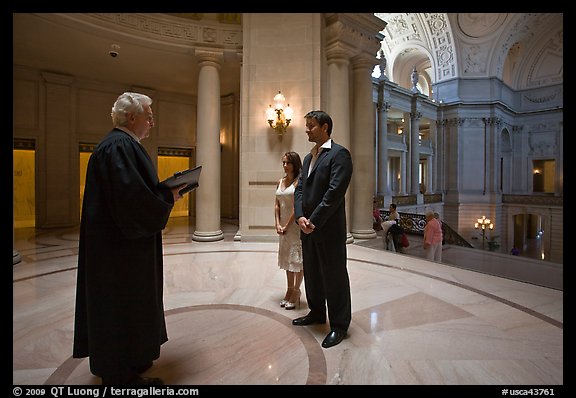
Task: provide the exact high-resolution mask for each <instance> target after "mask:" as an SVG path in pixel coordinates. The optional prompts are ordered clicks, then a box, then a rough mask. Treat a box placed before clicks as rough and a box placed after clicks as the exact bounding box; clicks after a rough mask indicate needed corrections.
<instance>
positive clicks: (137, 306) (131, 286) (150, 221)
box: [72, 92, 186, 385]
mask: <svg viewBox="0 0 576 398" xmlns="http://www.w3.org/2000/svg"><path fill="white" fill-rule="evenodd" d="M151 104H152V99H151V98H150V97H148V96H146V95H143V94H139V93H131V92H126V93H123V94H122V95H120V96H119V97H118V99H117V100H116V102H115V103H114V106H113V107H112V114H111V116H112V123H113V126H114V127H113V129H112V131H110V132H109V133H108V135H106V136H105V137H104V139H103V140H102V141H101V142H100V143H99V144H98V145H97V146H96V148H95V150H94V152H93V153H92V155H91V156H90V159H89V161H88V168H87V171H86V188H85V191H84V200H83V204H82V216H81V221H80V242H79V251H78V271H77V284H76V308H75V318H74V343H73V354H72V356H73V357H74V358H85V357H89V358H90V360H89V363H90V371H91V372H92V373H93V374H94V375H97V376H99V377H101V378H102V384H103V385H161V384H163V381H162V380H161V379H159V378H146V377H141V376H140V375H139V374H140V373H142V372H144V371H146V370H147V369H148V368H150V367H151V366H152V364H153V361H154V360H155V359H157V358H158V357H159V356H160V346H161V345H162V344H163V343H165V342H166V341H168V336H167V333H166V323H165V318H164V304H163V284H164V281H163V271H164V270H163V258H162V230H163V229H164V228H165V226H166V223H167V222H168V217H169V216H170V212H171V211H172V208H173V206H174V203H175V202H176V201H177V200H179V199H180V198H181V196H180V194H179V193H178V192H179V190H180V189H182V188H184V187H185V186H186V184H183V185H181V186H178V187H176V188H172V189H169V188H167V187H163V186H162V185H161V184H159V181H158V175H157V172H156V168H155V166H154V163H153V162H152V160H151V159H150V157H149V155H148V153H147V152H146V150H145V149H144V147H143V146H142V145H141V144H140V140H142V139H143V138H146V137H148V136H149V134H150V129H151V128H152V127H154V116H153V113H152V109H151V107H150V106H151Z"/></svg>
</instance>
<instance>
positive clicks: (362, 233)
mask: <svg viewBox="0 0 576 398" xmlns="http://www.w3.org/2000/svg"><path fill="white" fill-rule="evenodd" d="M352 236H353V237H355V238H357V239H374V238H375V237H376V236H378V235H376V231H374V230H373V229H361V230H356V231H355V230H352Z"/></svg>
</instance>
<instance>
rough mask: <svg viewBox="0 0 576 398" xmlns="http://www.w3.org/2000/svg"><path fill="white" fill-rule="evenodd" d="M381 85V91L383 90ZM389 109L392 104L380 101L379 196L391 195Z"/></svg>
mask: <svg viewBox="0 0 576 398" xmlns="http://www.w3.org/2000/svg"><path fill="white" fill-rule="evenodd" d="M383 88H384V87H383V85H380V90H383ZM388 109H390V103H389V102H387V101H384V100H382V101H380V102H379V103H378V163H377V167H378V186H377V187H376V192H377V193H378V195H382V196H388V195H390V185H389V184H388Z"/></svg>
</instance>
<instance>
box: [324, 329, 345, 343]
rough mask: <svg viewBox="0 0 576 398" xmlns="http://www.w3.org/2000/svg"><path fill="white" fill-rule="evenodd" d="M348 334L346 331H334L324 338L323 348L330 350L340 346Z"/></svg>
mask: <svg viewBox="0 0 576 398" xmlns="http://www.w3.org/2000/svg"><path fill="white" fill-rule="evenodd" d="M347 334H348V333H347V332H346V331H345V330H340V329H334V330H332V331H331V332H330V333H328V335H327V336H326V337H325V338H324V341H323V342H322V347H324V348H330V347H333V346H335V345H336V344H340V342H341V341H342V340H344V338H345V337H346V335H347Z"/></svg>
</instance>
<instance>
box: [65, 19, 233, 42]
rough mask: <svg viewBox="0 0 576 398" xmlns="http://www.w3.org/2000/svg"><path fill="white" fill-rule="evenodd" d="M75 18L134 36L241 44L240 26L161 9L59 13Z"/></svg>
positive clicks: (175, 40) (171, 40)
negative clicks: (173, 13)
mask: <svg viewBox="0 0 576 398" xmlns="http://www.w3.org/2000/svg"><path fill="white" fill-rule="evenodd" d="M61 15H62V16H65V17H67V18H69V19H72V20H76V21H78V22H84V23H91V24H94V25H97V26H103V25H104V26H106V25H108V26H109V28H110V29H112V28H113V29H114V32H115V33H116V34H122V33H124V34H127V35H131V36H134V37H138V36H141V35H142V34H144V35H145V36H146V37H147V38H153V39H155V40H158V41H161V42H163V43H172V44H186V45H189V46H217V47H222V48H229V49H237V48H241V47H242V26H241V25H235V24H230V23H226V24H220V23H218V22H211V21H204V20H193V19H189V18H180V17H175V16H171V15H168V14H160V13H86V14H61Z"/></svg>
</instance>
